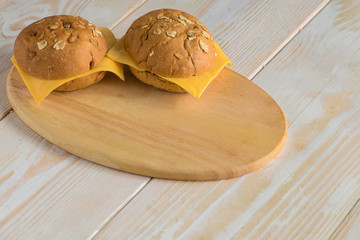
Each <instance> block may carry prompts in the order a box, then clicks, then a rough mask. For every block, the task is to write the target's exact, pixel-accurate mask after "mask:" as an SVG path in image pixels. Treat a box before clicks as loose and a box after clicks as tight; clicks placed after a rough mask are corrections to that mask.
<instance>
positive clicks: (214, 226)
mask: <svg viewBox="0 0 360 240" xmlns="http://www.w3.org/2000/svg"><path fill="white" fill-rule="evenodd" d="M359 6H360V2H359V1H352V2H349V1H340V0H339V1H333V2H332V3H331V4H330V5H329V6H327V7H326V8H325V9H324V10H323V11H322V12H321V13H320V14H319V15H318V16H317V17H316V18H315V19H314V20H313V21H312V22H311V23H310V24H309V25H308V26H307V27H306V28H305V29H304V30H303V31H302V32H301V33H300V34H299V35H298V36H297V37H296V38H294V39H293V40H292V41H291V42H290V43H289V44H288V45H287V46H286V47H285V48H284V49H283V51H281V52H280V53H279V54H278V55H277V56H276V57H275V58H274V59H273V60H272V61H271V63H270V64H269V65H268V66H267V67H266V68H265V69H264V70H263V71H261V72H260V73H259V74H258V75H257V76H256V77H255V79H254V81H255V82H256V83H257V84H259V85H260V86H261V87H263V88H264V89H265V90H266V91H267V92H269V93H270V95H271V96H273V97H274V98H275V99H276V100H277V101H278V102H279V104H280V106H282V107H283V109H284V111H285V114H286V116H287V117H288V120H289V123H290V128H289V136H288V142H287V144H286V145H285V148H284V150H283V152H282V153H281V154H280V156H279V158H278V159H277V160H275V161H274V162H273V163H272V164H270V166H269V167H267V168H265V169H261V170H259V171H257V172H254V173H252V174H249V175H246V176H244V177H241V178H239V179H234V180H227V181H221V182H208V183H197V182H168V181H163V180H156V179H154V180H152V181H151V182H150V183H149V184H148V185H147V186H146V188H144V189H143V190H142V191H141V192H140V193H139V194H138V195H137V197H136V198H135V199H133V200H132V201H131V202H130V203H129V204H128V205H127V206H126V208H124V209H122V211H120V212H119V214H118V215H117V216H116V217H115V218H114V219H113V220H112V221H111V222H110V223H109V224H108V225H106V226H105V228H104V229H102V231H100V232H99V234H98V235H97V237H98V238H99V239H109V238H113V239H126V238H127V237H129V236H137V237H138V238H142V237H146V238H147V239H175V238H176V239H260V238H261V239H294V238H297V239H304V238H309V239H328V238H329V237H330V236H331V235H332V233H333V232H334V230H335V229H336V228H337V226H338V225H339V224H340V223H341V221H342V220H343V219H344V217H345V216H346V215H347V213H348V212H349V211H350V210H351V208H352V206H353V205H354V204H355V203H356V202H357V201H358V199H359V198H360V174H359V173H360V165H359V164H358V160H359V158H360V148H359V146H360V145H359V144H360V122H359V118H360V84H359V81H358V76H359V75H360V69H359V68H358V67H357V66H358V65H359V64H360V59H359V58H358V56H357V55H355V54H354V53H355V52H358V51H359V48H358V46H359V44H360V42H359V40H360V32H359V31H355V30H356V29H357V27H358V24H357V23H358V22H357V21H353V19H354V18H353V17H354V16H360V7H359ZM344 43H346V44H344ZM349 56H352V57H349ZM356 233H357V232H356Z"/></svg>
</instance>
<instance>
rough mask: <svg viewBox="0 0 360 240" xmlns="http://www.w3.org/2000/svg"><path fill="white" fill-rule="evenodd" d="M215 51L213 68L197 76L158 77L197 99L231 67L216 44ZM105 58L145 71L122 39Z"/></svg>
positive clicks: (228, 60)
mask: <svg viewBox="0 0 360 240" xmlns="http://www.w3.org/2000/svg"><path fill="white" fill-rule="evenodd" d="M215 49H216V54H217V56H216V63H215V66H214V67H213V68H211V69H210V70H209V71H206V72H204V73H203V74H201V75H199V76H192V77H188V78H169V77H164V76H161V75H158V76H159V77H161V78H164V79H166V80H167V81H170V82H172V83H175V84H177V85H179V86H180V87H182V88H183V89H185V90H186V91H187V92H188V93H190V94H191V95H193V96H195V97H197V98H199V97H200V96H201V94H202V93H203V92H204V90H205V89H206V87H207V86H208V85H209V84H210V83H211V81H212V80H213V79H214V78H215V77H216V76H217V75H218V74H219V72H220V71H221V70H222V69H223V68H224V67H225V66H226V65H228V66H231V64H232V63H231V61H230V59H229V58H228V57H227V56H226V55H225V53H224V52H223V51H222V50H221V48H220V46H219V45H218V44H217V43H216V42H215ZM107 56H109V57H110V58H111V59H113V60H114V61H117V62H119V63H122V64H125V65H128V66H131V67H133V68H135V69H137V70H139V71H145V69H143V68H141V67H139V65H138V64H137V63H136V62H135V61H134V60H133V58H132V57H131V56H130V55H129V53H128V52H127V51H126V50H125V48H124V41H123V39H122V38H121V39H120V40H119V41H118V42H117V43H116V44H115V45H114V47H112V48H111V49H110V50H109V51H108V53H107Z"/></svg>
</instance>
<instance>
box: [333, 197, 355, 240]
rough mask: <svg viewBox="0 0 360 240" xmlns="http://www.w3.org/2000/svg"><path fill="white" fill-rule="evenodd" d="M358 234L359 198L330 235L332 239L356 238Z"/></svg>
mask: <svg viewBox="0 0 360 240" xmlns="http://www.w3.org/2000/svg"><path fill="white" fill-rule="evenodd" d="M359 236H360V200H358V201H357V203H356V204H355V206H354V207H353V208H352V209H351V211H350V212H349V214H348V215H347V216H346V218H345V219H344V220H343V221H342V223H341V224H340V225H339V227H338V228H337V229H336V231H335V232H334V233H333V234H332V236H331V237H330V240H334V239H349V240H351V239H357V238H359Z"/></svg>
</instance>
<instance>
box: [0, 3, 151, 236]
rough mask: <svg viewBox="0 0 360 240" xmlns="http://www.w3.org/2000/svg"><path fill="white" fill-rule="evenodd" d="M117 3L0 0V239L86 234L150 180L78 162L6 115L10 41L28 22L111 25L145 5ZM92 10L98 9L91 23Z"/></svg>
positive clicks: (19, 121)
mask: <svg viewBox="0 0 360 240" xmlns="http://www.w3.org/2000/svg"><path fill="white" fill-rule="evenodd" d="M121 3H122V5H121V6H122V7H117V6H119V5H118V4H117V2H114V1H6V2H4V1H2V2H1V3H0V7H1V13H2V14H0V24H1V30H2V32H1V33H2V34H1V35H0V39H1V40H0V58H1V60H0V119H1V118H2V117H3V116H4V115H6V117H5V118H3V119H2V120H1V121H0V236H1V237H0V238H1V239H54V238H55V239H74V238H75V239H85V238H88V237H91V236H92V235H93V234H94V233H96V232H97V231H98V230H99V229H101V227H102V226H103V225H105V224H106V223H107V221H109V219H111V217H112V216H113V215H114V214H116V213H117V212H118V211H119V209H121V208H122V207H123V206H124V205H125V204H126V203H127V202H128V201H129V200H130V199H131V198H132V197H133V196H134V195H135V194H136V193H137V192H138V191H139V189H141V188H142V187H143V186H144V184H146V183H147V181H148V180H149V179H148V178H143V177H139V176H135V175H131V174H126V173H123V172H119V171H114V170H111V169H109V168H104V167H102V166H99V165H96V164H92V163H90V162H87V161H83V160H80V159H79V158H77V157H74V156H73V155H70V154H69V153H66V152H65V151H63V150H61V149H59V148H58V147H56V146H54V145H53V144H51V143H49V142H48V141H46V140H45V139H43V138H42V137H40V136H39V135H37V134H36V133H35V132H34V131H32V130H31V129H30V128H28V127H27V126H26V125H25V124H24V123H23V122H22V121H21V120H20V119H19V118H18V117H17V115H16V114H15V113H14V112H10V107H9V106H10V105H9V103H8V101H7V97H6V93H5V81H4V76H6V75H7V74H8V72H9V70H10V68H11V67H12V66H11V63H10V57H11V55H12V44H13V41H14V39H15V37H16V35H17V33H18V32H19V31H20V29H22V28H23V27H24V26H25V25H27V24H29V23H31V22H32V21H34V20H36V19H39V18H42V17H44V16H46V15H52V14H62V13H69V14H79V15H86V16H89V19H91V20H92V21H93V22H94V23H95V22H97V23H98V24H100V25H103V24H106V25H107V24H109V25H111V24H110V23H116V22H117V21H118V20H119V18H124V17H125V16H126V14H128V13H129V11H130V12H131V11H132V9H134V8H136V7H137V6H138V4H139V3H142V1H130V0H129V1H121ZM95 7H96V8H97V10H96V11H99V12H98V15H96V16H97V17H96V20H95V21H94V20H93V18H92V17H91V16H92V15H93V13H94V11H95ZM87 9H89V10H87ZM102 9H105V10H104V11H103V12H102ZM111 10H112V11H113V13H115V14H110V11H111ZM3 13H4V14H3ZM5 13H6V14H5ZM104 208H106V209H104ZM94 216H96V217H94Z"/></svg>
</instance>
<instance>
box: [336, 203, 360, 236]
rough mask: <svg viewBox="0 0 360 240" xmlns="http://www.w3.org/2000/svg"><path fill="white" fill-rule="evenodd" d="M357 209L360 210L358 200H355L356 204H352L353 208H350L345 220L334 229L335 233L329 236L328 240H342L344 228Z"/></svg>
mask: <svg viewBox="0 0 360 240" xmlns="http://www.w3.org/2000/svg"><path fill="white" fill-rule="evenodd" d="M359 209H360V199H358V200H357V202H356V203H355V204H354V206H353V207H352V208H351V210H350V211H349V212H348V214H346V216H345V218H344V219H343V220H342V221H341V223H340V224H339V225H338V226H337V227H336V228H335V231H334V232H333V233H332V234H331V236H330V238H329V240H335V239H343V237H344V234H346V232H344V231H345V230H346V229H345V228H346V227H347V226H348V224H349V222H350V220H351V218H352V217H353V216H354V214H355V213H356V212H357V211H358V210H359Z"/></svg>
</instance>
